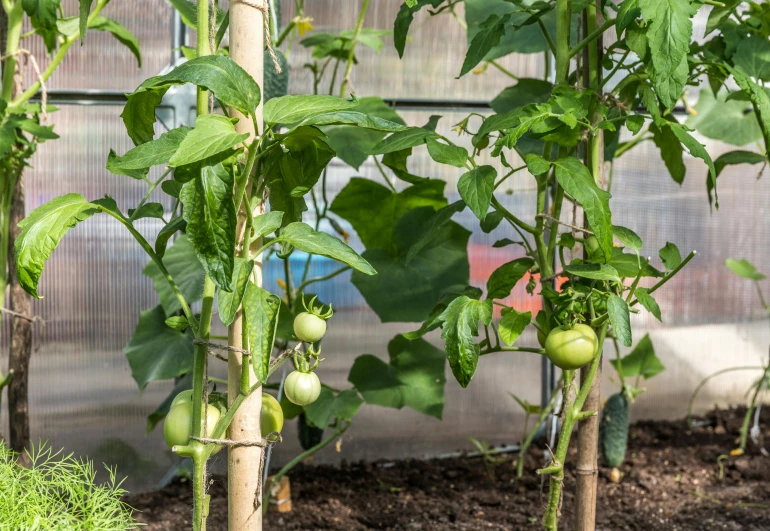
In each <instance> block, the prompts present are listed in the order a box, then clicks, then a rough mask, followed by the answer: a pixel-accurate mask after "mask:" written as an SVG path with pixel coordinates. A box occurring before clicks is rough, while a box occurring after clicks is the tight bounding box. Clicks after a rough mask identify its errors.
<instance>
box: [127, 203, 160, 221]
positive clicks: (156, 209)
mask: <svg viewBox="0 0 770 531" xmlns="http://www.w3.org/2000/svg"><path fill="white" fill-rule="evenodd" d="M164 213H165V212H164V209H163V205H161V204H160V203H154V202H150V203H145V204H143V205H142V206H141V207H139V208H138V209H136V210H135V209H133V208H129V209H128V215H129V216H130V217H131V219H133V220H134V221H136V220H137V219H142V218H156V219H163V214H164Z"/></svg>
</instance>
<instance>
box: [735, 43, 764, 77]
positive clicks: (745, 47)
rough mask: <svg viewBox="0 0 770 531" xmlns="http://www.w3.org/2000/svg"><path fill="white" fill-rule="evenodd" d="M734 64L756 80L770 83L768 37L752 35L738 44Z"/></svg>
mask: <svg viewBox="0 0 770 531" xmlns="http://www.w3.org/2000/svg"><path fill="white" fill-rule="evenodd" d="M732 60H733V64H735V66H736V67H740V68H741V69H743V71H744V72H745V73H746V74H748V75H749V76H751V77H753V78H754V79H758V80H760V81H770V42H768V40H767V37H765V36H762V35H757V34H756V33H751V34H749V36H748V37H747V38H745V39H743V40H741V42H740V43H739V44H738V48H737V49H736V50H735V53H734V54H733V57H732Z"/></svg>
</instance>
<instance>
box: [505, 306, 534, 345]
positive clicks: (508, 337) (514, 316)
mask: <svg viewBox="0 0 770 531" xmlns="http://www.w3.org/2000/svg"><path fill="white" fill-rule="evenodd" d="M530 321H532V313H531V312H518V311H516V310H514V309H512V308H505V309H503V314H502V318H501V319H500V328H499V331H500V339H502V340H503V341H504V342H505V344H506V345H508V346H509V347H510V346H511V345H513V344H514V343H515V342H516V340H517V339H519V336H520V335H521V334H522V332H524V329H525V328H527V325H528V324H529V323H530Z"/></svg>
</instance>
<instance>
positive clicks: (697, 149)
mask: <svg viewBox="0 0 770 531" xmlns="http://www.w3.org/2000/svg"><path fill="white" fill-rule="evenodd" d="M666 125H668V128H669V129H671V131H673V133H674V136H675V137H676V138H677V139H678V140H679V142H681V143H682V145H683V146H684V147H686V148H687V151H689V152H690V155H692V156H693V157H697V158H699V159H701V160H702V161H703V162H705V163H706V166H708V169H709V178H708V181H709V182H710V183H711V185H710V187H711V189H712V190H713V192H714V205H715V206H716V207H717V208H719V194H717V172H716V168H714V163H713V162H712V160H711V156H710V155H709V154H708V151H706V148H705V146H704V145H703V144H701V143H700V142H698V141H697V140H696V139H695V138H694V137H693V136H692V135H691V134H690V133H688V132H687V130H686V129H685V128H684V127H683V126H682V125H680V124H678V123H676V122H666Z"/></svg>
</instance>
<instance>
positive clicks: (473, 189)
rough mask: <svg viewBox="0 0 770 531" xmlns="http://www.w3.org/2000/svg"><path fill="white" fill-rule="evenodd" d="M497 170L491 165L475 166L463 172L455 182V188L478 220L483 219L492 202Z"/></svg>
mask: <svg viewBox="0 0 770 531" xmlns="http://www.w3.org/2000/svg"><path fill="white" fill-rule="evenodd" d="M496 178H497V170H495V169H494V168H493V167H492V166H476V167H475V168H473V169H472V170H471V171H469V172H467V173H464V174H463V175H462V177H460V180H459V181H458V182H457V190H458V191H459V192H460V197H462V198H463V201H465V204H466V205H468V208H470V209H471V211H472V212H473V213H474V214H475V215H476V217H477V218H479V219H480V220H482V221H483V220H484V218H485V217H486V216H487V212H488V211H489V205H490V203H491V202H492V192H494V189H495V179H496Z"/></svg>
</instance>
